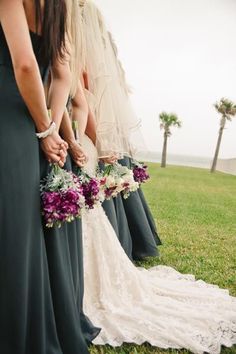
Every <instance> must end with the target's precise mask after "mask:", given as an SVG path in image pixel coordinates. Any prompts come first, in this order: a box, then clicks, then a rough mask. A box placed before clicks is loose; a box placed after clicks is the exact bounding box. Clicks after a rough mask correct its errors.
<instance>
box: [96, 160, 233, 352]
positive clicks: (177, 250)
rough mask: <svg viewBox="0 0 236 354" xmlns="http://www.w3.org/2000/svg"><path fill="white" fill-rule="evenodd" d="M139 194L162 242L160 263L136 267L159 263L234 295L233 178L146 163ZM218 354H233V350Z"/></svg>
mask: <svg viewBox="0 0 236 354" xmlns="http://www.w3.org/2000/svg"><path fill="white" fill-rule="evenodd" d="M149 166H150V167H149V172H150V174H151V180H150V182H148V183H147V184H145V185H144V187H143V189H144V192H145V195H146V197H147V200H148V202H149V205H150V207H151V210H152V212H153V215H154V217H155V219H156V222H157V225H158V229H159V232H160V235H161V239H162V241H163V246H161V247H160V248H159V249H160V253H161V257H160V258H150V259H148V260H146V261H145V262H142V263H140V264H139V265H142V266H145V267H151V266H155V265H158V264H165V265H169V266H172V267H174V268H176V269H177V270H178V271H180V272H183V273H191V274H195V275H196V278H198V279H203V280H205V281H207V282H208V283H213V284H217V285H219V286H220V287H222V288H228V289H229V290H230V293H231V294H232V295H235V296H236V242H235V241H236V240H235V239H236V231H235V230H236V217H235V216H236V196H235V191H236V177H235V176H230V175H225V174H223V173H218V172H217V173H216V174H214V175H213V174H209V172H208V171H207V170H203V169H197V168H188V167H174V166H170V167H169V168H168V169H161V168H159V165H157V164H149ZM91 353H92V354H115V353H117V354H189V353H190V352H188V351H186V350H179V351H178V350H163V349H159V348H152V347H151V346H149V345H147V344H146V345H142V346H137V345H128V344H127V345H123V346H122V347H120V348H111V347H109V346H105V347H95V346H93V347H91ZM222 354H236V346H234V347H233V348H230V349H226V348H224V349H223V350H222Z"/></svg>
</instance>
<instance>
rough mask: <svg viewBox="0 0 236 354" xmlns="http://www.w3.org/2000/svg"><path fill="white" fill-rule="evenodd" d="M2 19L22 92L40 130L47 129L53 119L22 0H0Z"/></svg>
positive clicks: (0, 16) (0, 17) (0, 15)
mask: <svg viewBox="0 0 236 354" xmlns="http://www.w3.org/2000/svg"><path fill="white" fill-rule="evenodd" d="M0 21H1V25H2V28H3V31H4V34H5V37H6V40H7V44H8V47H9V50H10V54H11V59H12V63H13V68H14V73H15V78H16V82H17V85H18V87H19V91H20V93H21V95H22V97H23V99H24V101H25V103H26V105H27V107H28V109H29V111H30V113H31V115H32V118H33V120H34V122H35V125H36V127H37V130H38V131H44V130H46V129H48V126H49V124H50V119H49V117H48V113H47V106H46V102H45V96H44V89H43V84H42V80H41V76H40V72H39V68H38V64H37V61H36V58H35V55H34V52H33V49H32V44H31V40H30V35H29V29H28V24H27V20H26V17H25V12H24V7H23V2H22V0H11V1H9V0H1V1H0Z"/></svg>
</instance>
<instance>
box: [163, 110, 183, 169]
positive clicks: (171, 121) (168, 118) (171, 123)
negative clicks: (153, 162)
mask: <svg viewBox="0 0 236 354" xmlns="http://www.w3.org/2000/svg"><path fill="white" fill-rule="evenodd" d="M159 120H160V122H161V124H160V128H161V129H164V142H163V149H162V158H161V167H166V156H167V140H168V138H169V137H170V136H171V131H170V128H171V127H177V128H180V127H181V126H182V123H181V121H180V120H179V118H178V117H177V115H176V114H174V113H170V114H168V113H166V112H162V113H161V114H160V115H159Z"/></svg>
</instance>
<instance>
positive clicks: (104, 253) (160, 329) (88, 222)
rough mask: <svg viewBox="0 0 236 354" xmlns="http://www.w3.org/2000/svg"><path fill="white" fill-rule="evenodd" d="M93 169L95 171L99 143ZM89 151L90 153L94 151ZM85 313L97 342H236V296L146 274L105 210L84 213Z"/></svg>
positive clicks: (162, 273) (160, 269)
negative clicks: (97, 331)
mask: <svg viewBox="0 0 236 354" xmlns="http://www.w3.org/2000/svg"><path fill="white" fill-rule="evenodd" d="M86 148H87V151H89V152H90V154H89V156H90V157H91V158H90V165H89V166H88V170H90V172H91V171H93V170H94V163H95V160H96V159H95V156H96V153H95V151H94V147H93V145H91V143H90V142H89V140H88V139H86ZM88 149H89V150H88ZM82 223H83V239H84V270H85V298H84V310H85V312H86V314H87V315H88V316H89V317H90V318H91V320H92V321H93V322H94V324H95V325H96V326H98V327H101V328H102V331H101V333H100V335H99V336H98V337H97V338H96V339H95V341H94V344H100V345H103V344H110V345H112V346H114V347H115V346H120V345H121V344H122V343H123V342H126V343H136V344H142V343H144V342H148V343H150V344H151V345H153V346H157V347H161V348H176V349H179V348H186V349H189V350H191V351H192V352H193V353H197V354H198V353H204V352H208V353H211V354H218V353H220V350H221V346H222V345H224V346H228V347H229V346H232V345H233V344H236V298H234V297H232V296H230V295H229V293H228V291H227V290H223V289H220V288H219V287H217V286H215V285H210V284H207V283H205V282H204V281H202V280H197V281H196V280H195V278H194V276H193V275H183V274H180V273H179V272H177V271H176V270H174V269H173V268H170V267H166V266H157V267H154V268H151V269H150V270H146V269H143V268H137V267H135V266H134V265H133V264H132V262H130V260H129V259H128V257H127V256H126V254H125V252H124V251H123V249H122V247H121V246H120V244H119V241H118V239H117V237H116V235H115V233H114V230H113V229H112V227H111V225H110V223H109V221H108V219H107V217H106V215H105V213H104V211H103V209H102V207H100V206H97V207H96V208H95V209H94V210H90V211H88V212H86V213H85V214H84V215H83V219H82Z"/></svg>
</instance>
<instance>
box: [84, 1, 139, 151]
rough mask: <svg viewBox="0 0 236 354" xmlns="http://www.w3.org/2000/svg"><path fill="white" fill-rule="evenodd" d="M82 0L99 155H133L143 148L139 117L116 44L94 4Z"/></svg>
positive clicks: (86, 59) (85, 42)
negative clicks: (134, 107)
mask: <svg viewBox="0 0 236 354" xmlns="http://www.w3.org/2000/svg"><path fill="white" fill-rule="evenodd" d="M83 2H84V4H83V6H82V31H83V37H84V40H83V43H84V57H85V71H86V72H87V74H88V83H89V91H90V95H89V97H91V94H92V95H93V102H94V104H93V106H94V114H95V117H96V123H97V149H98V154H99V157H105V156H110V155H111V154H114V153H115V154H117V155H118V156H119V157H122V156H124V155H127V156H133V155H134V154H135V152H137V151H140V150H143V148H144V143H143V138H142V134H141V132H140V126H141V121H140V120H139V119H138V118H137V116H136V115H135V113H134V111H133V109H132V106H131V102H130V98H129V93H130V89H129V87H128V85H127V83H126V80H125V72H124V69H123V67H122V65H121V63H120V61H119V60H118V57H117V47H116V45H115V43H114V40H113V38H112V36H111V34H110V32H108V30H107V28H106V26H105V22H104V19H103V16H102V14H101V12H100V11H99V10H98V8H97V7H96V6H95V4H94V3H93V2H92V1H90V0H87V1H83Z"/></svg>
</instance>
